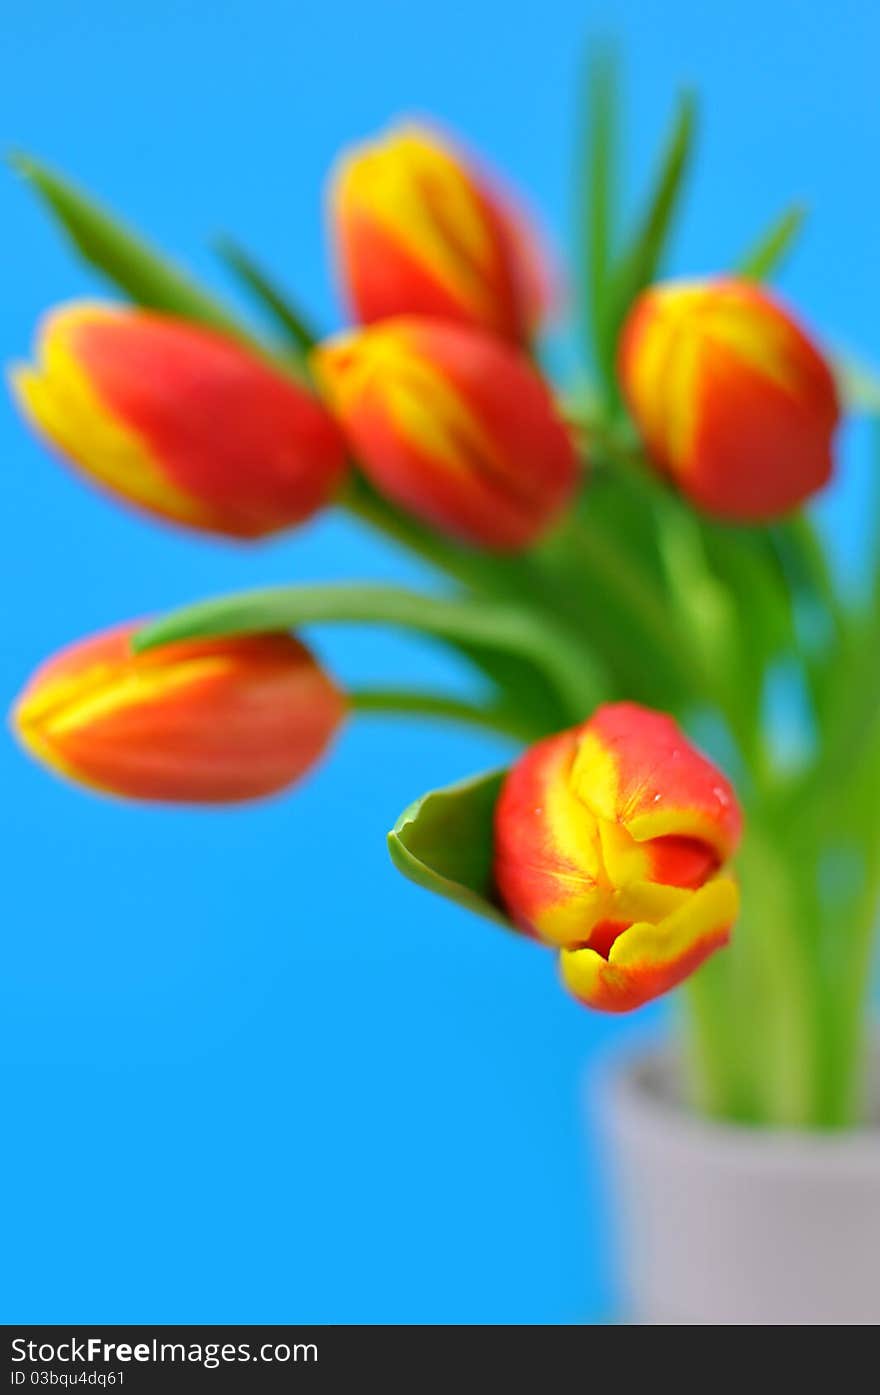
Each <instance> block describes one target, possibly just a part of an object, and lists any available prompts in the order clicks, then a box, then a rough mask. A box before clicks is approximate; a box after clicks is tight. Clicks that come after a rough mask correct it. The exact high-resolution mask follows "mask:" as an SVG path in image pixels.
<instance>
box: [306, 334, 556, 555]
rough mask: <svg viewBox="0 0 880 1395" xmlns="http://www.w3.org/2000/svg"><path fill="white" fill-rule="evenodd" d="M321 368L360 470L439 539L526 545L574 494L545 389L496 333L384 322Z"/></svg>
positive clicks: (341, 344) (329, 347)
mask: <svg viewBox="0 0 880 1395" xmlns="http://www.w3.org/2000/svg"><path fill="white" fill-rule="evenodd" d="M315 368H316V372H317V375H318V378H319V380H320V382H321V384H322V386H323V388H324V389H325V392H326V395H327V398H328V401H329V402H330V403H331V405H332V407H333V408H334V409H335V411H336V413H337V415H338V417H339V420H340V422H341V424H342V427H343V430H344V432H345V433H346V435H347V437H348V439H349V442H350V444H351V446H352V448H353V450H354V453H355V455H356V456H357V458H358V461H359V463H360V465H361V466H362V467H363V470H364V472H365V473H366V474H367V475H368V476H369V478H370V479H371V480H372V481H373V483H374V484H375V485H376V487H377V488H378V489H379V490H380V491H381V492H382V493H383V494H386V495H387V496H388V497H389V498H390V499H393V500H394V501H395V503H397V504H399V505H400V506H401V507H402V508H404V509H406V510H408V511H409V512H410V513H413V514H415V515H416V516H417V517H418V518H421V519H422V520H423V521H425V522H426V523H429V524H432V525H433V526H434V527H436V528H438V529H439V530H440V531H441V532H445V533H450V534H451V535H452V536H454V537H457V538H460V539H462V540H463V541H465V542H470V543H475V544H477V545H478V546H481V547H487V548H494V549H497V550H499V551H514V550H517V549H519V548H524V547H527V546H528V545H529V544H530V543H532V542H534V541H535V539H536V538H538V537H539V536H540V535H541V534H542V533H543V532H544V531H545V530H546V529H547V528H548V527H549V526H550V524H551V523H552V522H553V521H554V520H555V518H556V517H557V516H558V514H559V513H560V512H561V510H562V509H563V508H564V507H565V505H566V504H567V503H568V501H569V500H570V498H571V496H572V494H573V492H574V489H575V485H576V482H577V465H576V459H575V452H574V446H573V442H572V439H571V436H570V434H569V432H568V430H567V428H566V426H565V425H564V423H563V422H562V420H561V418H560V417H559V415H558V414H557V411H556V408H555V405H554V402H553V398H552V396H551V394H550V392H549V390H548V389H547V387H546V385H545V383H544V382H543V380H542V379H541V378H540V377H539V375H538V374H537V373H536V371H535V370H534V369H533V368H532V366H531V364H530V363H529V362H528V360H527V359H526V357H525V356H524V355H523V354H521V353H520V352H519V351H518V350H516V349H513V348H511V347H510V346H509V345H507V344H505V343H504V342H503V341H502V340H500V339H497V338H495V337H494V336H492V335H488V334H484V333H482V332H481V331H479V330H474V329H465V328H463V327H462V326H459V325H450V324H444V323H441V322H440V321H439V320H427V319H426V320H421V319H416V318H402V319H397V320H386V321H384V322H383V323H382V324H380V325H374V326H372V327H371V328H369V329H364V330H359V331H355V332H353V333H350V334H343V335H340V336H338V337H337V338H336V339H332V340H330V341H329V343H327V344H324V345H323V346H322V347H321V348H320V349H319V350H318V351H317V353H316V356H315Z"/></svg>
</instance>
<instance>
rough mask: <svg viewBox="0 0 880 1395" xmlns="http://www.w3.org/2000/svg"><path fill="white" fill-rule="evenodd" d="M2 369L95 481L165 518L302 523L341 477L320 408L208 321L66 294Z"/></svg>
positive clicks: (232, 528)
mask: <svg viewBox="0 0 880 1395" xmlns="http://www.w3.org/2000/svg"><path fill="white" fill-rule="evenodd" d="M36 357H37V363H36V366H34V367H19V368H16V369H15V370H13V375H12V382H13V388H14V391H15V393H16V396H17V397H18V401H19V403H20V404H21V406H22V408H23V409H24V411H25V414H26V415H27V416H28V417H29V418H30V420H31V421H32V423H33V424H34V426H35V427H36V428H37V430H38V431H39V432H40V433H41V434H42V435H43V436H45V437H46V438H48V440H49V441H50V442H51V443H52V444H53V445H55V446H56V447H57V448H58V449H59V450H60V451H61V453H62V454H63V455H64V456H66V457H67V458H68V459H70V460H71V461H73V463H74V464H75V465H77V466H78V467H79V468H80V470H82V471H83V472H84V473H85V474H86V475H87V476H88V477H89V478H90V479H92V480H93V481H94V483H96V484H98V485H100V486H101V487H102V488H103V489H105V490H109V491H110V493H112V494H114V495H116V496H118V497H120V498H122V499H124V500H126V501H127V502H129V503H132V504H135V505H136V506H137V507H139V508H141V509H143V510H146V511H147V512H149V513H152V514H158V515H159V516H160V517H162V518H164V519H171V520H173V521H174V522H175V523H179V524H184V525H186V526H187V527H190V528H196V529H200V530H203V531H206V532H210V533H222V534H227V535H229V536H231V537H236V538H259V537H262V536H264V535H265V534H268V533H274V532H276V531H278V530H279V529H283V528H288V527H290V526H291V525H293V524H296V523H301V522H302V521H303V520H305V519H307V518H309V517H310V516H311V515H312V514H313V513H315V512H316V511H317V510H318V509H320V508H321V507H322V506H323V505H325V504H326V503H327V502H328V501H329V499H330V498H331V496H332V495H333V493H334V491H335V490H336V488H337V486H338V485H339V483H340V480H341V478H342V472H343V469H344V464H345V450H344V445H343V443H342V440H341V438H340V435H339V432H338V430H337V428H336V426H335V424H334V422H333V421H332V419H331V417H330V416H329V415H328V413H327V412H326V410H325V409H324V407H323V406H322V405H321V403H320V402H318V401H317V400H316V399H315V398H314V397H313V396H312V395H311V394H309V393H308V392H307V391H306V390H305V388H303V387H301V386H300V385H299V384H298V383H296V382H293V381H292V380H291V379H289V378H288V377H286V376H285V375H284V374H282V373H280V372H278V371H276V370H275V369H274V368H272V367H271V366H270V365H269V364H268V363H266V362H265V361H264V360H263V359H261V358H260V357H258V356H257V355H256V354H255V353H251V352H250V351H249V350H247V349H246V348H244V347H242V346H241V345H240V344H238V343H236V342H235V341H234V340H232V339H229V338H226V337H225V336H222V335H220V334H217V333H216V332H214V331H209V330H206V329H203V328H199V327H196V326H195V325H192V324H189V323H187V322H185V321H183V320H178V319H174V318H171V317H169V316H164V315H158V314H153V313H152V312H147V311H143V310H133V309H126V308H122V307H114V306H109V305H92V304H85V303H83V304H73V305H68V306H63V307H61V308H60V309H57V310H55V311H53V312H52V313H51V314H50V315H49V316H47V318H46V319H45V321H44V323H43V325H42V327H41V331H40V334H39V338H38V342H37V355H36Z"/></svg>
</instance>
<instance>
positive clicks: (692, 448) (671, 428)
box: [619, 278, 840, 521]
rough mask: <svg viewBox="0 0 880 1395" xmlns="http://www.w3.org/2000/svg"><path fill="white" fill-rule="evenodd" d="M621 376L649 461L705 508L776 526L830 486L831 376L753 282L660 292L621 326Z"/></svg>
mask: <svg viewBox="0 0 880 1395" xmlns="http://www.w3.org/2000/svg"><path fill="white" fill-rule="evenodd" d="M619 367H620V378H621V383H622V386H623V390H624V394H625V396H626V399H627V402H628V404H629V407H630V410H631V412H632V414H633V416H634V418H635V420H636V422H637V424H638V426H639V428H640V430H641V432H642V435H643V437H644V439H645V443H646V446H647V449H648V452H649V455H650V456H651V458H652V460H653V461H654V463H655V464H656V465H657V466H659V467H660V469H662V470H663V471H665V472H666V473H667V474H669V475H670V476H671V477H672V478H673V479H674V480H675V482H676V483H677V484H678V486H679V487H680V488H681V490H682V491H683V492H684V493H685V494H686V495H688V497H689V498H690V499H692V500H693V502H694V503H695V504H697V505H698V506H699V507H700V508H704V509H706V510H707V511H708V512H710V513H713V514H717V515H719V516H720V517H723V518H731V519H739V520H742V521H749V520H765V519H772V518H775V517H777V516H779V515H780V514H784V513H786V512H788V511H789V510H791V509H793V508H795V507H796V506H797V505H798V504H801V503H803V501H804V500H805V499H808V498H809V497H810V495H811V494H814V493H815V492H816V490H818V489H821V488H822V486H823V485H824V484H826V483H827V482H828V479H829V478H830V475H831V470H832V456H831V444H832V437H833V434H834V429H835V426H836V425H837V421H838V417H839V413H840V409H839V405H838V399H837V392H836V389H835V385H834V380H833V378H832V376H831V372H830V370H829V368H828V365H827V364H826V362H825V360H824V359H823V358H822V356H821V354H820V353H819V351H818V349H816V347H815V346H814V345H813V344H812V343H811V341H810V340H809V339H808V338H807V336H806V334H805V333H804V331H803V330H802V329H801V328H800V327H799V326H798V325H797V324H796V323H795V322H794V320H793V319H792V318H791V317H790V316H789V315H788V314H787V313H786V312H785V311H784V310H782V309H781V307H780V306H779V305H778V304H777V303H776V302H775V301H774V300H772V299H771V298H770V296H768V295H767V293H766V292H765V291H762V290H759V289H758V288H757V287H756V286H755V285H753V284H751V283H750V282H746V281H737V280H734V279H731V278H722V279H719V280H715V281H704V282H671V283H669V284H668V285H662V286H654V287H652V288H651V289H650V290H648V291H646V292H645V294H644V295H643V296H642V297H641V298H640V299H639V300H638V301H637V302H636V304H635V307H634V308H633V310H632V312H631V314H630V316H629V319H628V321H627V323H626V325H625V327H624V331H623V335H622V338H621V343H620V353H619Z"/></svg>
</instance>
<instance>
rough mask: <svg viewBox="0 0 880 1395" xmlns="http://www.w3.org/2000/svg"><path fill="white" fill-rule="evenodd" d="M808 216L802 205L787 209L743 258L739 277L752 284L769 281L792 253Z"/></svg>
mask: <svg viewBox="0 0 880 1395" xmlns="http://www.w3.org/2000/svg"><path fill="white" fill-rule="evenodd" d="M806 216H807V210H806V208H805V207H804V206H803V204H793V205H792V207H791V208H789V209H786V211H785V213H783V214H781V216H780V217H779V218H777V219H776V221H775V223H772V224H771V225H770V227H769V228H768V229H767V231H766V232H765V233H763V234H762V236H761V237H760V238H759V239H758V241H757V242H756V243H755V245H754V246H753V247H752V248H750V250H749V251H748V252H747V253H746V255H745V256H744V257H743V258H742V260H741V261H740V263H739V266H738V267H737V271H738V273H739V275H740V276H744V277H745V278H746V279H747V280H749V281H766V280H768V279H769V277H770V276H772V275H773V273H774V272H776V271H778V270H779V268H780V266H781V265H782V263H783V262H784V261H785V260H786V258H787V257H788V256H789V254H790V253H791V250H792V248H793V247H794V244H795V242H796V241H797V239H798V237H799V236H800V233H801V230H802V229H803V226H804V222H805V220H806Z"/></svg>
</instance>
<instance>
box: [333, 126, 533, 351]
mask: <svg viewBox="0 0 880 1395" xmlns="http://www.w3.org/2000/svg"><path fill="white" fill-rule="evenodd" d="M331 213H332V218H333V224H334V232H335V237H336V244H337V252H338V261H339V266H340V271H341V275H342V279H343V282H344V286H345V290H346V293H347V296H348V300H349V302H350V305H351V308H352V312H353V314H354V316H355V318H356V319H358V320H359V321H361V322H362V323H365V324H371V323H372V322H373V321H375V320H383V319H387V318H389V317H390V316H392V315H436V316H438V317H440V318H442V319H449V320H454V321H456V322H457V323H459V324H466V325H473V326H476V327H478V328H482V329H486V330H491V331H492V332H494V333H496V334H500V335H503V336H504V337H505V338H508V339H514V340H517V341H519V342H522V343H524V342H525V341H526V340H527V339H528V338H529V337H530V335H531V333H532V332H533V331H534V329H535V328H536V326H537V323H538V321H539V320H540V319H541V317H542V315H543V313H544V312H545V310H546V308H547V301H548V300H549V298H550V291H549V280H550V278H549V275H548V272H547V269H546V266H545V263H544V258H543V253H542V251H541V249H540V248H539V246H538V242H537V238H536V237H535V234H534V233H533V231H532V229H531V228H530V227H529V225H528V223H527V221H526V219H525V217H524V215H523V214H522V212H521V211H520V210H519V209H516V208H514V207H513V205H512V204H510V203H509V202H508V200H506V199H505V198H504V197H503V196H502V195H501V194H499V192H498V191H497V190H496V189H494V188H493V187H490V184H489V182H488V180H487V179H486V177H485V176H484V175H482V174H481V173H480V172H479V171H478V170H477V169H476V168H475V167H474V165H473V164H472V163H471V162H470V161H469V160H467V159H466V158H464V157H463V156H462V155H461V154H460V153H459V152H458V151H456V150H455V149H454V147H453V146H451V145H450V144H448V143H447V142H446V141H445V140H443V139H442V138H441V137H440V136H438V135H437V134H436V133H435V132H434V131H431V130H429V129H426V128H424V127H421V126H417V125H412V124H406V125H402V126H399V127H396V128H395V129H394V130H392V131H390V132H389V133H388V134H387V135H386V136H384V137H383V138H381V139H379V140H375V141H372V142H370V143H369V144H365V145H361V146H358V147H357V148H355V149H354V150H352V151H350V152H349V153H348V154H346V155H345V156H344V157H343V158H342V160H341V161H340V162H339V165H338V167H337V169H336V171H335V175H334V179H333V183H332V188H331Z"/></svg>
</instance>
